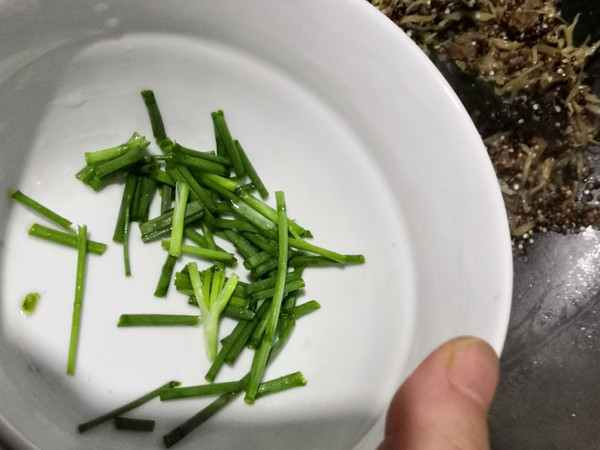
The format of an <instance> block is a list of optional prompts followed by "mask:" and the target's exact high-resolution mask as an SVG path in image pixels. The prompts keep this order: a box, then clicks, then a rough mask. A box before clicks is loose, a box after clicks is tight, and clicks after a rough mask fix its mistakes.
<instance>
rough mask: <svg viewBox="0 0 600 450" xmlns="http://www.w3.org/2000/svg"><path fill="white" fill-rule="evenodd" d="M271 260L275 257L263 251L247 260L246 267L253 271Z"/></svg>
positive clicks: (245, 261)
mask: <svg viewBox="0 0 600 450" xmlns="http://www.w3.org/2000/svg"><path fill="white" fill-rule="evenodd" d="M271 258H273V256H271V255H270V254H269V253H267V252H265V251H261V252H259V253H256V254H255V255H253V256H251V257H250V258H247V259H245V260H244V267H245V268H246V269H248V270H252V269H254V268H256V267H258V266H260V265H261V264H262V263H264V262H266V261H268V260H270V259H271Z"/></svg>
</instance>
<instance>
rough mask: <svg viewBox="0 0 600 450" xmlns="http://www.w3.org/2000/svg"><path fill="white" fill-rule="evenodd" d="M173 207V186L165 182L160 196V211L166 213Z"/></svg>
mask: <svg viewBox="0 0 600 450" xmlns="http://www.w3.org/2000/svg"><path fill="white" fill-rule="evenodd" d="M172 207H173V186H171V185H169V184H164V185H163V187H162V196H161V198H160V213H161V214H164V213H166V212H167V211H169V210H170V209H171V208H172Z"/></svg>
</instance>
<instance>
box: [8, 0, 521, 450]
mask: <svg viewBox="0 0 600 450" xmlns="http://www.w3.org/2000/svg"><path fill="white" fill-rule="evenodd" d="M144 88H151V89H153V90H154V91H155V93H156V95H157V98H158V101H159V104H160V107H161V110H162V112H163V117H164V119H165V123H166V128H167V132H168V134H169V135H170V136H173V137H175V138H177V139H178V140H179V141H180V142H182V143H184V144H188V145H189V146H193V147H196V148H201V149H210V148H212V147H213V134H212V128H211V121H210V112H211V111H213V110H216V109H219V108H222V109H223V110H224V111H225V113H226V116H227V119H228V122H229V125H230V128H231V129H232V131H233V133H234V135H235V137H237V138H238V139H239V140H240V141H241V142H242V144H243V145H244V147H245V149H246V151H247V152H248V153H249V154H250V156H251V158H252V160H253V162H254V164H255V166H256V167H257V168H258V170H259V171H260V173H261V175H262V177H263V179H264V180H265V182H266V184H267V186H268V187H269V188H270V190H271V191H274V190H279V189H281V190H283V191H284V192H285V193H286V200H287V203H288V213H289V215H290V216H291V217H293V218H296V219H298V221H299V222H301V223H302V224H306V226H307V227H309V228H310V229H311V230H312V231H313V234H314V235H315V238H314V241H315V243H318V244H322V245H323V246H326V247H329V248H332V249H336V250H339V251H341V252H346V253H363V254H364V255H365V256H366V259H367V264H365V265H364V266H356V267H349V268H347V269H344V270H334V269H313V270H310V271H308V272H307V275H306V277H305V278H306V281H307V287H306V288H305V290H304V292H305V296H304V297H303V298H304V299H306V300H308V299H311V298H315V299H317V300H318V301H319V302H320V303H321V304H322V309H321V310H320V311H318V312H317V313H315V314H313V315H311V316H308V317H306V318H303V319H302V320H300V321H299V322H298V326H297V329H296V331H295V332H294V334H293V336H292V339H291V341H290V343H289V344H288V346H287V347H286V349H285V351H284V352H283V353H282V355H281V358H280V359H278V360H277V361H276V362H275V364H273V366H271V367H270V368H269V370H268V374H267V377H268V378H271V377H276V376H280V375H283V374H286V373H289V372H292V371H296V370H301V371H302V372H303V373H304V375H305V377H306V378H307V380H308V385H307V386H306V387H303V388H301V389H296V390H293V391H289V392H287V393H284V394H280V395H276V396H272V397H266V398H264V399H262V400H260V401H257V402H256V404H255V405H253V406H247V405H245V404H244V403H243V401H241V399H240V400H239V401H237V402H236V403H235V404H232V405H230V406H229V407H228V408H227V409H226V410H224V411H223V412H222V413H220V414H219V415H218V416H216V417H215V418H213V419H212V420H211V421H210V422H209V423H207V424H205V425H204V426H203V427H202V428H200V429H198V430H196V431H195V432H194V433H193V434H192V435H191V436H189V437H188V438H186V439H185V440H184V441H182V442H181V443H180V444H179V446H178V448H196V447H198V446H202V447H203V448H263V449H264V448H307V449H312V448H350V447H353V446H358V447H359V448H372V447H373V446H375V445H376V444H377V443H378V442H379V440H380V439H381V436H382V434H381V425H382V417H383V414H384V412H385V409H386V407H387V405H388V402H389V401H390V399H391V397H392V395H393V392H394V391H395V389H396V388H397V387H398V385H399V384H400V382H401V381H402V380H403V379H404V377H405V376H406V375H407V374H408V373H409V371H410V370H412V369H413V368H414V367H415V366H416V364H417V363H418V362H419V361H420V360H421V359H422V358H423V357H425V355H426V354H427V353H428V352H429V351H430V350H431V349H433V348H434V347H435V346H436V345H438V344H439V343H441V342H443V341H444V340H446V339H448V338H451V337H453V336H456V335H461V334H471V335H476V336H480V337H482V338H485V339H487V340H488V341H490V342H491V343H492V344H493V345H494V346H495V348H496V349H497V350H498V351H499V350H500V348H501V346H502V342H503V340H504V335H505V331H506V324H507V319H508V312H509V307H510V294H511V255H510V246H509V239H508V231H507V225H506V220H505V217H504V210H503V205H502V201H501V197H500V194H499V191H498V188H497V184H496V180H495V177H494V173H493V170H492V167H491V164H490V162H489V160H488V158H487V155H486V153H485V149H484V147H483V145H482V143H481V141H480V140H479V138H478V136H477V133H476V131H475V129H474V127H473V125H472V123H471V122H470V121H469V119H468V116H467V115H466V113H465V111H464V110H463V108H462V106H461V105H460V104H459V102H458V101H457V99H456V97H455V96H454V94H453V93H452V91H451V90H450V89H449V87H448V86H447V84H446V83H445V82H444V81H443V80H442V79H441V77H440V75H439V74H438V73H437V72H436V71H435V69H434V68H433V67H432V65H431V64H430V63H429V61H428V60H427V59H426V57H425V56H424V55H423V54H421V52H420V51H419V50H418V49H417V48H416V47H415V46H414V45H413V44H412V42H410V40H409V39H408V38H407V37H406V36H405V35H404V34H402V32H401V31H400V30H399V29H398V28H397V27H396V26H395V25H393V24H392V23H391V22H390V21H388V20H387V19H386V18H385V17H384V16H383V15H381V14H380V13H379V12H378V11H376V10H375V8H373V7H372V6H370V5H369V4H368V3H367V2H365V1H362V0H351V1H350V0H346V1H344V0H331V1H328V2H319V1H316V0H310V1H305V2H301V3H298V2H291V3H290V2H277V1H274V0H259V1H254V2H235V1H233V0H227V1H224V0H219V1H197V0H194V1H191V0H190V1H181V2H177V3H167V2H162V1H133V0H130V1H128V2H120V3H117V2H105V3H95V2H83V1H56V2H52V4H50V3H48V2H38V1H36V0H19V1H17V0H9V1H8V2H2V3H1V4H0V142H2V150H1V155H2V163H1V164H0V186H1V189H0V190H1V191H2V192H6V191H7V190H8V189H10V188H19V189H21V190H22V191H24V192H25V193H27V194H29V195H31V196H32V197H34V198H36V199H37V200H39V201H40V202H42V203H44V204H46V205H47V206H49V207H51V208H53V209H55V210H56V211H58V212H60V213H61V214H63V215H64V216H66V217H68V218H70V219H71V220H73V221H74V222H75V223H85V224H87V225H88V228H89V231H90V237H91V238H92V239H95V240H99V241H103V242H107V243H109V244H110V243H111V237H112V231H113V227H114V221H115V218H116V214H117V209H118V204H119V201H120V195H121V192H120V191H121V188H120V186H110V187H108V188H107V189H105V191H103V192H102V193H101V194H96V193H94V192H92V191H91V190H90V189H89V188H87V187H86V186H84V185H83V184H81V183H80V182H79V181H78V180H76V179H75V177H74V174H75V173H76V172H77V170H79V169H80V168H81V167H82V166H83V152H85V151H93V150H98V149H101V148H105V147H111V146H113V145H116V144H119V143H121V142H122V141H124V140H125V139H126V138H127V137H128V136H129V135H130V134H131V132H132V131H134V130H137V131H139V132H140V133H142V134H145V135H147V136H151V130H150V127H149V124H148V120H147V117H146V112H145V109H144V106H143V103H142V101H141V98H140V96H139V91H140V90H141V89H144ZM36 221H41V219H40V218H39V217H37V216H35V215H33V214H32V213H31V212H29V211H27V210H25V209H24V208H22V207H20V206H19V205H12V204H10V203H9V202H8V200H7V199H6V197H5V196H3V197H2V199H1V200H0V239H2V246H1V247H0V300H1V305H0V314H1V315H0V320H1V330H2V338H1V341H0V360H1V363H0V385H1V386H2V389H0V414H1V415H2V421H1V427H0V431H1V434H2V436H3V438H5V439H6V441H7V443H8V444H9V445H11V446H14V447H23V448H61V449H83V448H93V449H100V448H111V449H112V448H119V449H129V448H131V449H133V448H144V449H147V448H155V447H156V448H159V447H160V446H161V436H162V435H163V434H164V433H166V432H167V431H169V430H170V429H171V428H172V427H174V426H175V425H177V424H178V423H180V422H181V421H183V420H185V419H186V418H187V417H189V416H190V415H192V414H193V413H195V412H196V411H198V410H199V409H201V408H202V407H203V406H204V405H206V404H207V402H208V401H207V400H202V399H200V400H196V399H194V400H186V401H181V402H171V403H160V402H158V401H153V402H151V403H149V404H147V405H145V406H144V407H142V408H141V409H140V410H139V411H138V412H136V413H135V414H132V415H136V416H141V417H153V418H156V419H157V429H156V430H155V432H154V433H152V434H144V435H141V436H140V435H139V434H135V433H127V432H117V431H115V430H114V429H112V427H111V426H110V425H109V424H108V425H104V426H99V427H97V428H96V429H93V430H90V431H89V432H88V433H86V434H84V435H79V434H77V432H76V426H77V424H79V423H81V422H82V421H85V420H88V419H91V418H93V417H95V416H96V415H99V414H101V413H103V412H106V411H108V410H110V409H112V408H114V407H116V406H119V405H121V404H123V403H124V402H127V401H129V400H132V399H134V398H136V397H138V396H139V395H141V394H143V393H145V392H147V391H149V390H151V389H153V388H154V387H156V386H158V385H160V384H163V383H165V382H166V381H168V380H170V379H177V380H180V381H181V382H182V383H183V384H185V385H191V384H198V383H201V382H202V381H203V380H202V378H203V375H204V373H205V371H206V370H207V368H208V362H206V360H205V359H204V357H203V342H202V337H201V335H202V333H201V330H200V329H159V330H146V329H117V328H116V325H115V324H116V321H117V318H118V316H119V315H120V314H121V313H142V312H148V313H149V312H156V313H159V312H163V313H188V314H189V313H193V310H191V309H190V307H188V306H187V305H185V303H184V302H183V301H182V297H181V296H180V295H178V294H177V293H176V292H174V291H173V290H172V292H171V293H170V295H169V296H168V298H167V299H157V298H154V297H153V296H152V292H153V290H154V287H155V283H156V280H157V278H158V274H159V272H160V267H161V265H162V262H163V259H164V253H163V251H162V249H161V248H160V247H159V245H142V244H141V243H138V239H137V237H138V236H137V235H136V232H134V234H133V236H132V246H131V255H132V256H131V257H132V271H133V276H132V277H131V278H130V279H126V278H125V277H124V276H123V268H122V255H121V247H119V246H116V245H109V250H108V251H107V252H106V253H105V255H103V256H102V257H96V256H93V255H91V256H90V257H89V259H88V276H87V279H86V290H85V297H84V309H83V319H82V330H81V338H80V346H79V352H78V360H77V366H76V374H75V375H74V376H67V375H66V374H65V367H66V359H67V348H68V337H69V330H70V322H71V310H72V301H73V288H74V273H75V262H76V254H75V252H74V251H72V250H71V249H66V248H59V247H57V246H56V245H52V244H47V243H45V242H41V241H39V240H36V239H34V238H31V237H28V236H26V231H27V229H28V227H29V225H30V224H31V223H33V222H36ZM32 291H38V292H40V293H41V295H42V297H41V300H40V302H39V306H38V309H37V310H36V312H35V313H34V315H33V316H31V317H24V316H22V314H21V312H20V302H21V300H22V299H23V297H24V296H25V295H26V294H27V293H28V292H32ZM227 326H228V323H225V324H224V327H227ZM249 362H250V359H249V357H248V355H246V358H245V359H243V360H242V361H241V362H240V363H239V364H237V365H236V367H234V368H233V369H231V370H228V371H225V372H224V373H222V374H221V377H220V378H219V380H229V379H233V377H235V376H237V375H238V374H240V373H244V371H245V370H247V367H248V364H249ZM176 448H177V447H176Z"/></svg>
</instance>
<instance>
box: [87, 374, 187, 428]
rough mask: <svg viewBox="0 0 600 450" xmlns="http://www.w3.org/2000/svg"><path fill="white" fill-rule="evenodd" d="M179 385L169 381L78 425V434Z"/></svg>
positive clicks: (177, 382) (176, 382)
mask: <svg viewBox="0 0 600 450" xmlns="http://www.w3.org/2000/svg"><path fill="white" fill-rule="evenodd" d="M179 384H180V383H179V381H169V382H168V383H166V384H163V385H162V386H160V387H158V388H156V389H154V390H153V391H151V392H148V393H147V394H144V395H142V396H141V397H139V398H137V399H135V400H133V401H131V402H129V403H127V404H125V405H123V406H120V407H118V408H116V409H114V410H112V411H109V412H108V413H106V414H103V415H101V416H100V417H97V418H95V419H93V420H90V421H88V422H85V423H82V424H81V425H79V427H78V428H77V429H78V431H79V432H80V433H83V432H85V431H87V430H89V429H90V428H93V427H95V426H97V425H100V424H102V423H104V422H108V421H109V420H111V419H114V418H115V417H118V416H120V415H121V414H123V413H126V412H128V411H131V410H132V409H135V408H137V407H138V406H141V405H143V404H144V403H147V402H149V401H150V400H152V399H153V398H155V397H158V395H159V394H160V392H161V391H162V390H163V389H168V388H172V387H175V386H179Z"/></svg>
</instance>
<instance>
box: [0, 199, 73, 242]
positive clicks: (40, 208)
mask: <svg viewBox="0 0 600 450" xmlns="http://www.w3.org/2000/svg"><path fill="white" fill-rule="evenodd" d="M8 197H9V198H10V199H11V200H15V201H17V202H19V203H21V204H23V205H25V206H26V207H28V208H30V209H32V210H33V211H35V212H37V213H39V214H41V215H42V216H44V217H46V218H47V219H50V220H51V221H52V222H54V223H55V224H57V225H60V226H61V227H63V228H64V229H65V230H67V231H68V232H70V233H72V234H73V235H75V234H76V233H75V231H74V230H73V228H72V225H73V223H72V222H71V221H70V220H67V219H65V218H64V217H62V216H59V215H58V214H56V213H55V212H54V211H52V210H50V209H48V208H46V207H45V206H44V205H42V204H40V203H38V202H36V201H35V200H34V199H32V198H31V197H28V196H27V195H25V194H23V193H22V192H21V191H19V190H12V191H10V192H9V194H8Z"/></svg>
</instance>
